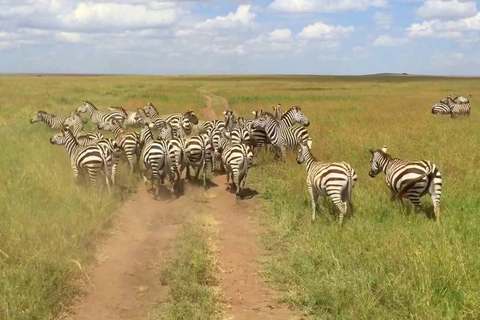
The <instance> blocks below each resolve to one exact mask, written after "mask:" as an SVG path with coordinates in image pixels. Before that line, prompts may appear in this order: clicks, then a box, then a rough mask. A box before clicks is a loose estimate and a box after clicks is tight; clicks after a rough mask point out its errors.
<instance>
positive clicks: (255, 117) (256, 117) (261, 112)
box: [252, 109, 263, 119]
mask: <svg viewBox="0 0 480 320" xmlns="http://www.w3.org/2000/svg"><path fill="white" fill-rule="evenodd" d="M252 114H253V116H254V119H258V118H260V117H261V116H263V110H262V109H260V111H255V110H254V111H252Z"/></svg>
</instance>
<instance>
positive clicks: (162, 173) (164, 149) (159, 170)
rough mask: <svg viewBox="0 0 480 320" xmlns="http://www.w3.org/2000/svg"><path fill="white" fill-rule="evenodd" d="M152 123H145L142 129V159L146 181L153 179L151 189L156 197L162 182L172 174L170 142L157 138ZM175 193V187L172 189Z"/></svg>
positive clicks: (155, 197) (172, 192)
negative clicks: (169, 151)
mask: <svg viewBox="0 0 480 320" xmlns="http://www.w3.org/2000/svg"><path fill="white" fill-rule="evenodd" d="M151 126H152V124H148V123H146V124H144V125H143V128H142V130H141V131H140V141H141V142H142V143H143V145H144V147H143V150H142V154H141V159H142V163H143V167H144V175H143V178H144V181H145V183H146V182H147V180H150V181H151V187H150V190H152V189H155V190H154V199H155V200H156V199H157V198H158V195H159V193H160V184H163V183H164V182H165V178H166V177H167V175H170V161H169V157H168V142H167V141H165V140H155V139H154V138H153V133H152V131H151ZM147 176H148V177H147ZM170 192H171V194H172V195H173V194H174V192H175V191H174V189H173V187H172V188H171V189H170Z"/></svg>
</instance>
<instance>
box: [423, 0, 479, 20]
mask: <svg viewBox="0 0 480 320" xmlns="http://www.w3.org/2000/svg"><path fill="white" fill-rule="evenodd" d="M416 12H417V15H418V16H419V17H420V18H423V19H427V20H431V19H462V18H469V17H473V16H475V14H476V13H477V4H476V2H475V1H462V0H448V1H445V0H427V1H425V3H424V4H423V5H422V6H421V7H420V8H418V9H417V11H416Z"/></svg>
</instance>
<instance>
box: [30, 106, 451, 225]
mask: <svg viewBox="0 0 480 320" xmlns="http://www.w3.org/2000/svg"><path fill="white" fill-rule="evenodd" d="M449 99H450V98H449ZM81 113H87V114H88V115H89V116H90V119H91V121H92V123H93V124H95V126H96V127H95V128H96V130H95V131H93V132H85V131H83V128H84V127H83V125H84V123H85V122H84V121H83V119H82V118H81V116H80V114H81ZM252 114H253V115H254V117H253V118H252V119H245V118H244V117H237V116H236V115H235V114H234V112H233V111H231V110H225V111H224V112H223V116H224V119H223V120H199V119H198V117H197V115H196V114H195V113H194V112H193V111H190V110H187V111H186V112H185V113H172V114H168V115H159V112H158V110H157V109H156V108H155V106H154V105H153V104H152V103H150V102H149V103H148V104H147V105H145V106H144V107H142V108H138V109H137V110H136V111H127V110H125V109H123V108H121V107H108V111H100V110H98V109H97V108H96V107H95V106H94V105H93V104H92V103H90V102H88V101H83V104H82V105H81V106H80V107H79V108H78V109H77V110H75V111H74V112H72V113H71V114H70V115H68V116H55V115H53V114H49V113H47V112H45V111H41V110H40V111H38V113H37V115H36V116H35V117H33V118H32V119H31V120H30V122H31V123H34V122H39V121H43V122H45V123H46V124H47V125H48V126H49V127H51V128H52V129H55V130H60V132H59V133H57V134H56V135H54V136H53V137H52V138H51V139H50V142H51V143H52V144H54V145H61V146H64V147H65V149H66V150H67V153H68V154H69V156H70V160H71V166H72V170H73V175H74V178H75V179H77V178H78V177H79V174H80V173H82V174H83V175H88V178H89V180H90V181H91V183H92V184H93V185H95V184H96V182H97V178H98V176H99V174H101V173H102V174H103V175H104V177H105V181H106V184H107V186H108V187H110V186H111V184H115V175H116V170H117V166H118V163H119V159H120V157H121V156H122V154H125V156H126V158H127V162H128V165H129V167H130V172H131V173H133V171H134V170H135V167H136V166H140V165H141V169H142V173H143V177H144V181H145V183H146V184H147V186H148V182H150V186H149V191H152V193H153V194H154V196H153V197H154V199H157V197H158V195H159V190H160V185H161V184H165V180H167V181H168V182H169V183H168V187H167V188H168V189H169V191H170V193H171V195H172V196H174V197H178V196H179V193H181V192H183V191H184V187H183V183H182V179H181V176H182V174H183V171H184V170H185V169H187V171H186V176H185V180H190V179H191V177H190V167H191V168H192V169H193V170H194V171H195V180H196V181H198V179H199V175H200V172H202V180H203V187H204V188H205V187H206V174H207V168H208V166H210V171H211V172H212V173H214V172H215V170H216V169H217V167H218V166H219V167H220V168H219V169H221V170H223V171H225V172H226V176H227V189H231V188H232V187H234V188H236V198H237V199H241V198H242V197H243V190H244V189H245V183H246V180H247V176H248V171H249V169H250V167H251V166H252V165H253V159H254V158H255V157H256V156H257V155H258V154H259V152H260V151H261V149H262V148H264V147H266V148H268V147H269V148H272V149H273V150H274V151H275V153H276V155H277V157H279V158H281V160H283V161H285V160H286V151H287V149H295V148H298V149H297V156H296V161H297V163H298V164H303V165H304V166H305V168H306V172H307V187H308V191H309V195H310V198H311V205H312V221H313V220H315V212H316V202H317V200H318V197H319V196H328V197H329V198H330V199H331V200H332V202H333V203H334V204H335V205H336V206H337V208H338V209H339V222H340V224H341V223H342V222H343V218H344V216H345V215H346V214H347V213H348V212H351V213H352V214H353V206H352V201H351V200H352V196H351V195H352V190H353V188H354V187H355V184H356V182H357V174H356V172H355V170H354V169H353V168H352V167H351V165H350V164H348V163H346V162H333V163H323V162H320V161H318V160H317V159H316V158H315V157H314V155H313V154H312V152H311V147H312V139H311V137H310V135H309V133H308V130H307V127H309V125H310V121H309V119H308V118H307V117H306V116H305V114H304V113H303V112H302V110H301V109H300V107H298V106H295V105H294V106H292V107H291V108H289V109H288V110H287V111H285V112H282V110H281V104H278V105H277V106H276V107H273V113H270V112H267V111H263V110H260V111H252ZM128 127H140V131H127V128H128ZM99 130H103V131H110V132H112V134H113V138H105V137H104V135H103V134H102V133H101V132H100V131H99ZM370 152H371V156H372V158H371V161H370V173H369V175H370V176H371V177H372V178H373V177H375V176H376V175H378V174H379V173H380V172H381V171H383V172H384V173H385V175H386V181H387V185H388V186H389V188H390V190H391V192H392V196H393V197H394V198H396V199H399V200H401V199H402V198H404V197H405V198H407V199H409V200H410V201H411V202H412V204H413V205H414V206H415V208H416V209H419V208H420V207H421V202H420V198H421V197H422V196H423V195H425V194H427V193H429V194H430V196H431V198H432V202H433V205H434V214H435V217H436V218H437V220H438V219H439V217H440V196H441V188H442V178H441V174H440V172H439V170H438V168H437V167H436V166H435V164H433V163H432V162H431V161H426V160H422V161H415V162H406V161H403V160H400V159H397V158H392V157H391V156H390V155H389V154H388V153H387V149H386V147H383V148H382V149H375V150H374V149H370ZM402 203H403V202H402Z"/></svg>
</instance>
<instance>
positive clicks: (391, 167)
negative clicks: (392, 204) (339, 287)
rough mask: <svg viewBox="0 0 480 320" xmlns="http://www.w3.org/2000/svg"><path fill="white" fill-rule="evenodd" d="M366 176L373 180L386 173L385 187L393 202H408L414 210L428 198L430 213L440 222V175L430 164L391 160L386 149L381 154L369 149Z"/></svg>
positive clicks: (424, 161) (377, 150)
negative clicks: (406, 199)
mask: <svg viewBox="0 0 480 320" xmlns="http://www.w3.org/2000/svg"><path fill="white" fill-rule="evenodd" d="M370 153H371V154H372V159H371V160H370V172H369V176H370V177H372V178H375V177H376V176H377V175H378V174H379V173H380V172H381V171H383V172H385V176H386V181H387V185H388V186H389V188H390V191H391V193H392V200H394V199H400V201H401V202H402V204H403V201H402V198H404V197H405V198H408V199H409V200H410V202H411V203H412V204H413V205H414V206H415V208H416V209H420V208H421V207H422V203H421V201H420V198H421V197H422V196H423V195H425V194H427V193H428V194H430V197H431V199H432V203H433V212H434V214H435V217H436V218H437V221H439V219H440V197H441V195H442V175H441V174H440V171H439V169H438V167H437V166H436V165H435V164H434V163H433V162H432V161H429V160H420V161H409V162H407V161H404V160H401V159H398V158H392V157H391V156H390V155H389V154H388V153H387V147H386V146H384V147H383V148H382V149H381V150H379V149H375V150H374V149H370Z"/></svg>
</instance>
